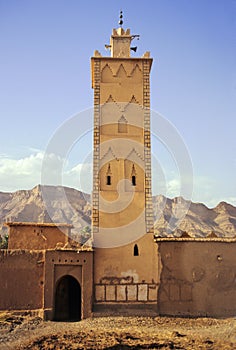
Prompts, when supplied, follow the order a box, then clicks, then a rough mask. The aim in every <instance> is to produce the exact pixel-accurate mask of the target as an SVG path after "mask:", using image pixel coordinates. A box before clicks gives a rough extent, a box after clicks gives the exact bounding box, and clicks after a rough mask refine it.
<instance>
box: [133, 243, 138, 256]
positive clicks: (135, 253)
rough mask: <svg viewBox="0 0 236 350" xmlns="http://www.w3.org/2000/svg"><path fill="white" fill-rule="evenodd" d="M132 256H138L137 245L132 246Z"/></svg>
mask: <svg viewBox="0 0 236 350" xmlns="http://www.w3.org/2000/svg"><path fill="white" fill-rule="evenodd" d="M134 256H139V253H138V246H137V244H135V245H134Z"/></svg>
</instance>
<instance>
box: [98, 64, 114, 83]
mask: <svg viewBox="0 0 236 350" xmlns="http://www.w3.org/2000/svg"><path fill="white" fill-rule="evenodd" d="M101 81H102V83H112V82H113V81H114V77H113V73H112V70H111V67H110V66H109V65H108V64H106V65H105V67H104V68H103V69H102V73H101Z"/></svg>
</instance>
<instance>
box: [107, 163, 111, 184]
mask: <svg viewBox="0 0 236 350" xmlns="http://www.w3.org/2000/svg"><path fill="white" fill-rule="evenodd" d="M111 175H112V173H111V164H110V163H109V164H108V167H107V172H106V184H107V185H108V186H111Z"/></svg>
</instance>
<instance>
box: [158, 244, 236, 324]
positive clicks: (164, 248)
mask: <svg viewBox="0 0 236 350" xmlns="http://www.w3.org/2000/svg"><path fill="white" fill-rule="evenodd" d="M158 246H159V253H160V257H161V264H162V269H161V280H160V288H159V292H158V309H159V313H160V315H189V316H218V317H227V316H235V314H236V254H235V252H236V241H235V240H232V241H231V242H230V240H228V241H227V240H221V241H220V240H219V239H218V240H217V239H216V240H213V241H210V240H208V241H207V240H205V241H204V240H203V241H201V240H200V241H187V240H181V241H161V240H159V242H158Z"/></svg>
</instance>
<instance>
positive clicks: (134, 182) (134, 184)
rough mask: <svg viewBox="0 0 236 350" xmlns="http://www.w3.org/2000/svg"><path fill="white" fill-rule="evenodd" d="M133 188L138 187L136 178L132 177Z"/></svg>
mask: <svg viewBox="0 0 236 350" xmlns="http://www.w3.org/2000/svg"><path fill="white" fill-rule="evenodd" d="M132 186H136V176H135V175H132Z"/></svg>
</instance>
